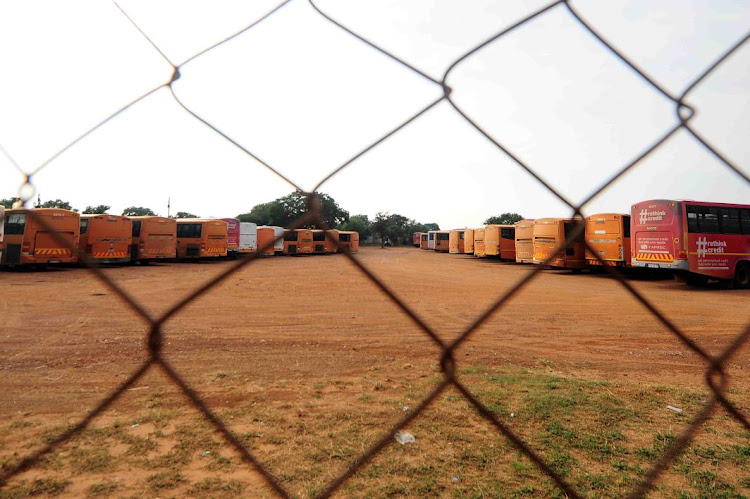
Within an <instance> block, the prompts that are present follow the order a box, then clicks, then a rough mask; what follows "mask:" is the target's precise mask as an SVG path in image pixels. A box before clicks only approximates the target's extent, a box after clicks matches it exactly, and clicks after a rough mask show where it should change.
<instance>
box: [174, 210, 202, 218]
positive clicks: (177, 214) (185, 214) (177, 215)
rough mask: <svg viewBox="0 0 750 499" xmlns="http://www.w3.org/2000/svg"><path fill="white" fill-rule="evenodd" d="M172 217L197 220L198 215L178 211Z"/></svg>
mask: <svg viewBox="0 0 750 499" xmlns="http://www.w3.org/2000/svg"><path fill="white" fill-rule="evenodd" d="M174 217H175V218H198V215H193V214H192V213H188V212H187V211H178V212H177V213H176V214H175V216H174Z"/></svg>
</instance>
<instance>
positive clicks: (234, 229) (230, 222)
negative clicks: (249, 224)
mask: <svg viewBox="0 0 750 499" xmlns="http://www.w3.org/2000/svg"><path fill="white" fill-rule="evenodd" d="M219 220H224V221H225V222H226V223H227V254H228V255H230V256H237V254H238V253H239V252H240V221H239V220H237V219H236V218H220V219H219Z"/></svg>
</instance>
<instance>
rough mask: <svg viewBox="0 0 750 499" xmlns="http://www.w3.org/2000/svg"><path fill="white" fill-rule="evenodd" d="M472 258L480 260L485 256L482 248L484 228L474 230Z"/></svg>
mask: <svg viewBox="0 0 750 499" xmlns="http://www.w3.org/2000/svg"><path fill="white" fill-rule="evenodd" d="M474 256H478V257H480V258H483V257H485V256H487V253H485V248H484V227H483V228H481V229H474Z"/></svg>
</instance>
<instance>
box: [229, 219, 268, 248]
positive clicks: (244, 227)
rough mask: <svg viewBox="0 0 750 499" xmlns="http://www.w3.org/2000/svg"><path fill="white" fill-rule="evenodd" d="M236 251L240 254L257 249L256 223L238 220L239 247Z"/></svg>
mask: <svg viewBox="0 0 750 499" xmlns="http://www.w3.org/2000/svg"><path fill="white" fill-rule="evenodd" d="M238 251H239V253H240V255H247V254H248V253H255V252H256V251H258V226H257V225H256V224H254V223H251V222H240V247H239V249H238ZM272 251H273V249H272Z"/></svg>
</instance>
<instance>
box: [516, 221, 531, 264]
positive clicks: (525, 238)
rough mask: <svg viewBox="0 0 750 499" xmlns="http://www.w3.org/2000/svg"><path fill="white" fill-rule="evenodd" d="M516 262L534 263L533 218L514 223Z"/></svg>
mask: <svg viewBox="0 0 750 499" xmlns="http://www.w3.org/2000/svg"><path fill="white" fill-rule="evenodd" d="M516 262H517V263H534V220H533V219H528V220H521V221H520V222H518V223H516Z"/></svg>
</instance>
